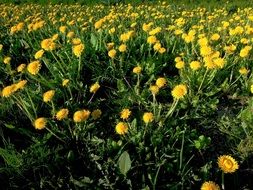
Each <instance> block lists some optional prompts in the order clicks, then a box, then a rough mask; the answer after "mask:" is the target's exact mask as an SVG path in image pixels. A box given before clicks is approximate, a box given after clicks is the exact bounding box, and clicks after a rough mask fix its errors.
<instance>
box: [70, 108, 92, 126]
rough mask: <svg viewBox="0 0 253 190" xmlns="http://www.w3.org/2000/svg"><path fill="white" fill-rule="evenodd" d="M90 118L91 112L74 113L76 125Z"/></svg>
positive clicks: (80, 111)
mask: <svg viewBox="0 0 253 190" xmlns="http://www.w3.org/2000/svg"><path fill="white" fill-rule="evenodd" d="M89 116H90V111H89V110H79V111H76V112H75V113H74V116H73V120H74V122H75V123H80V122H83V121H86V120H87V119H88V118H89Z"/></svg>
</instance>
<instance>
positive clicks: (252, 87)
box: [250, 84, 253, 94]
mask: <svg viewBox="0 0 253 190" xmlns="http://www.w3.org/2000/svg"><path fill="white" fill-rule="evenodd" d="M250 92H251V93H252V94H253V84H252V85H251V86H250Z"/></svg>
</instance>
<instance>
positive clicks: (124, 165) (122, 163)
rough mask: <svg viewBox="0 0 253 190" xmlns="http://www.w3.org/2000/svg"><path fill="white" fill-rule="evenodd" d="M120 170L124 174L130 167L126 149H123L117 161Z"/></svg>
mask: <svg viewBox="0 0 253 190" xmlns="http://www.w3.org/2000/svg"><path fill="white" fill-rule="evenodd" d="M118 165H119V169H120V172H121V173H122V174H123V175H126V174H127V172H128V171H129V170H130V168H131V159H130V156H129V154H128V152H127V151H124V152H123V153H122V154H121V156H120V157H119V161H118Z"/></svg>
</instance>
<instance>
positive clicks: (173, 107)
mask: <svg viewBox="0 0 253 190" xmlns="http://www.w3.org/2000/svg"><path fill="white" fill-rule="evenodd" d="M178 100H179V99H174V101H173V103H172V105H171V108H170V110H169V111H168V113H167V115H166V117H165V118H167V117H169V116H171V114H172V113H173V111H174V110H175V108H176V106H177V103H178Z"/></svg>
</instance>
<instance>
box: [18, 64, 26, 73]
mask: <svg viewBox="0 0 253 190" xmlns="http://www.w3.org/2000/svg"><path fill="white" fill-rule="evenodd" d="M25 67H26V64H24V63H22V64H20V65H19V66H18V67H17V71H18V72H19V73H20V72H22V71H23V70H24V69H25Z"/></svg>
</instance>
